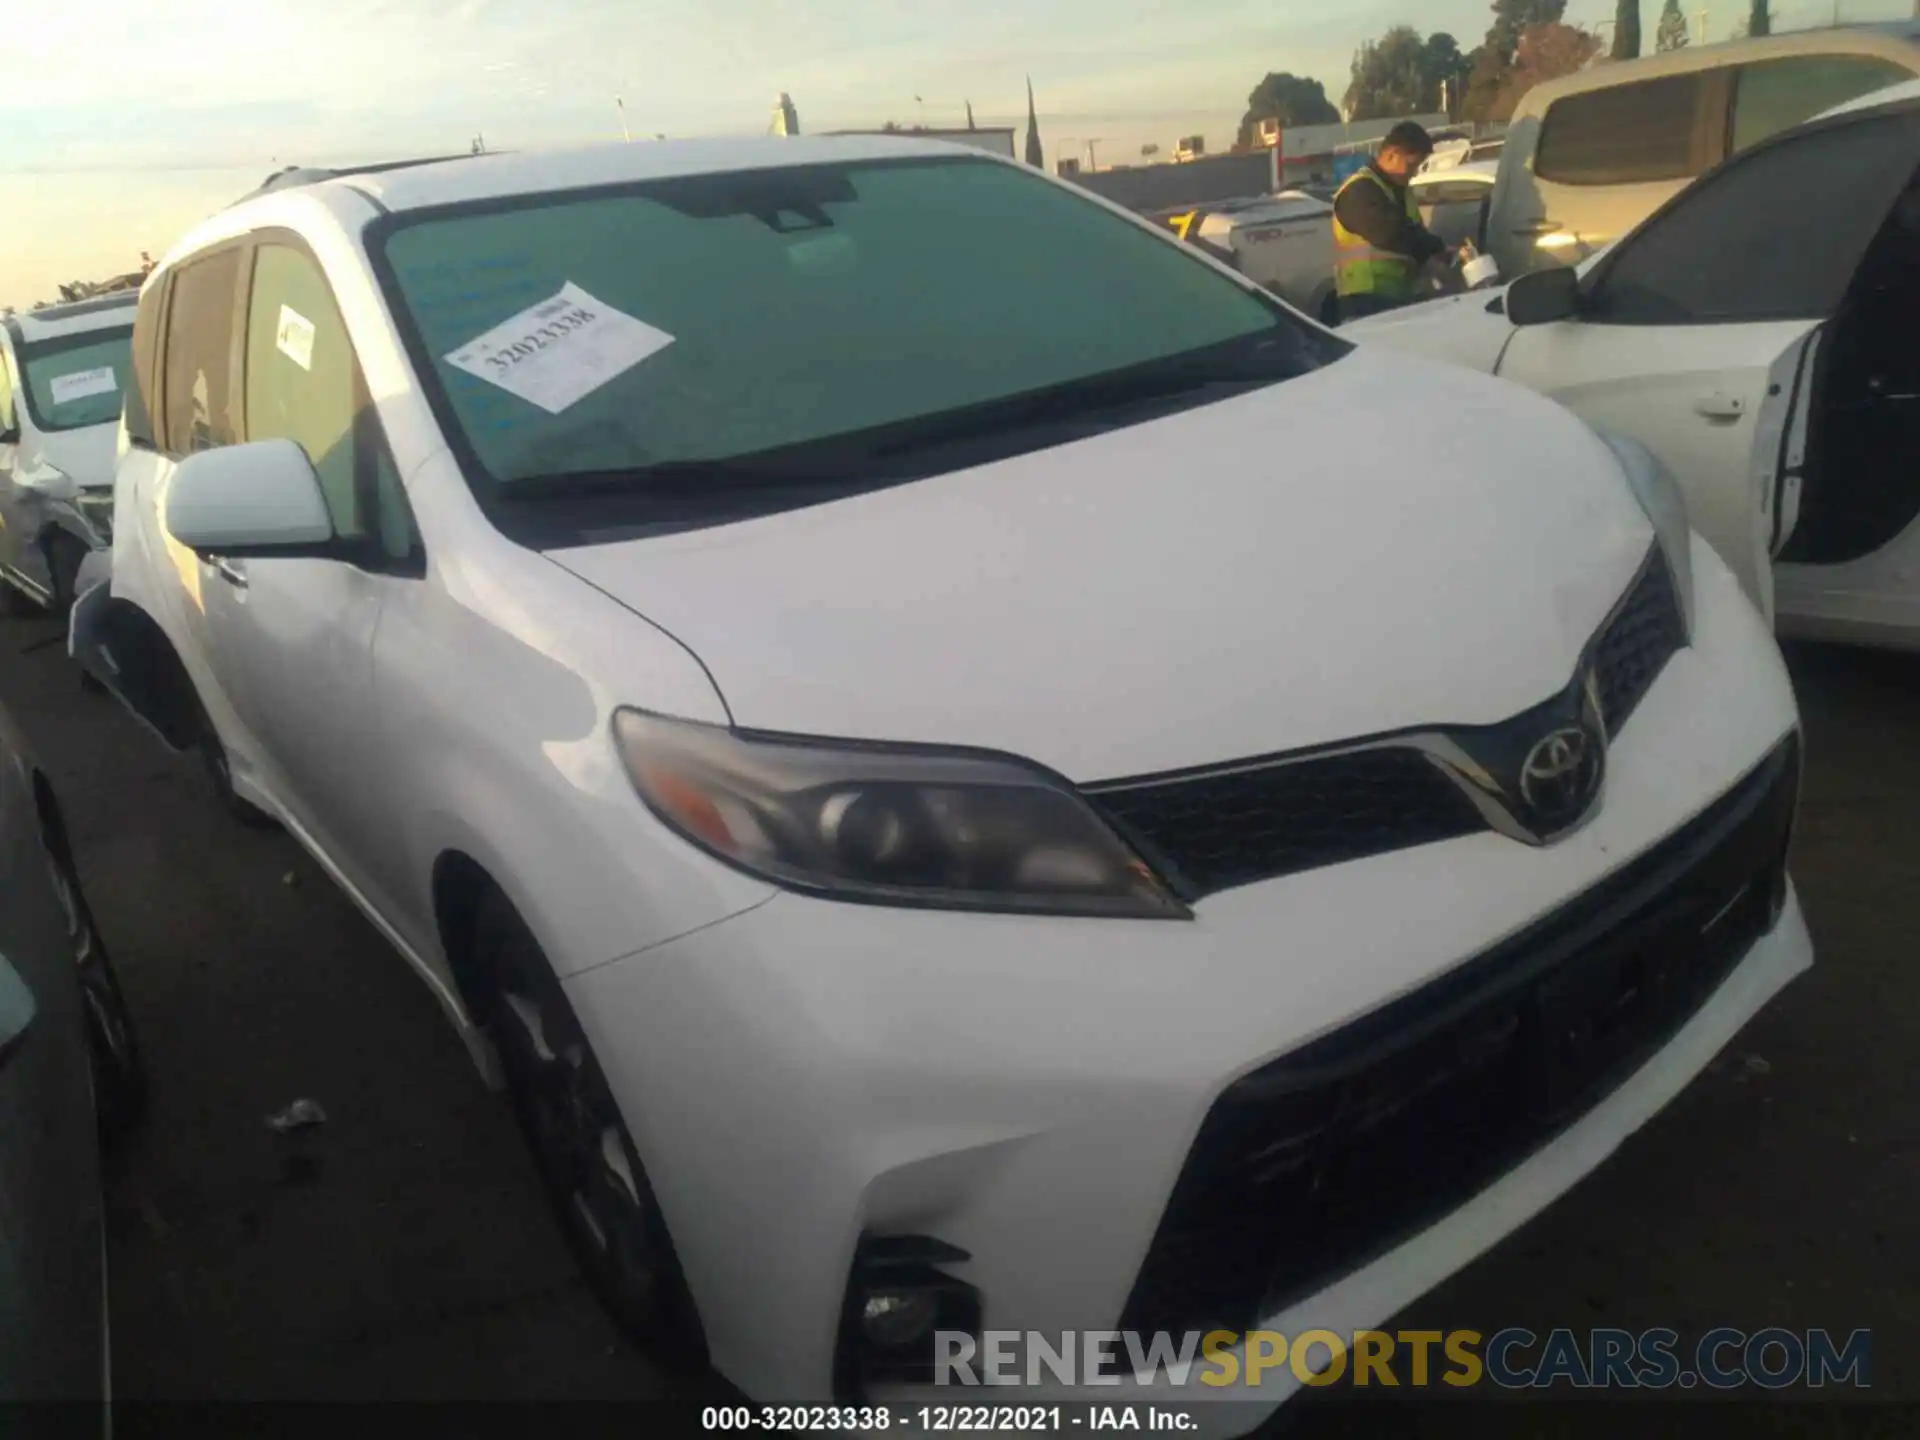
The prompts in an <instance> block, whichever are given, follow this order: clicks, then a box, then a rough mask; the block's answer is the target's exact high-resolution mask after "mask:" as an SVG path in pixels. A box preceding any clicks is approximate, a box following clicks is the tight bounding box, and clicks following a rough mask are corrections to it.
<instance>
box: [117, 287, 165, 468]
mask: <svg viewBox="0 0 1920 1440" xmlns="http://www.w3.org/2000/svg"><path fill="white" fill-rule="evenodd" d="M165 288H166V287H165V286H164V285H149V286H147V288H146V290H145V292H144V293H142V295H141V296H140V308H139V309H138V310H137V311H136V312H135V314H134V319H133V380H132V382H131V383H130V384H129V385H128V386H127V395H126V410H125V415H126V422H127V438H128V439H130V440H131V441H132V442H133V443H134V444H136V445H151V444H153V416H152V405H153V402H154V399H155V391H154V378H155V376H154V360H155V358H156V356H157V355H158V353H159V349H160V297H161V295H162V293H163V292H164V291H165Z"/></svg>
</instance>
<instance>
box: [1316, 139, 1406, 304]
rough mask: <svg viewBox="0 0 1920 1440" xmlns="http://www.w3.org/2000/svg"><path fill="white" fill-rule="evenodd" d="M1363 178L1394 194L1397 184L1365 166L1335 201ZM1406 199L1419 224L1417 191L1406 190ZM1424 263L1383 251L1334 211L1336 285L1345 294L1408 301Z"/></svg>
mask: <svg viewBox="0 0 1920 1440" xmlns="http://www.w3.org/2000/svg"><path fill="white" fill-rule="evenodd" d="M1362 181H1365V182H1367V183H1369V184H1373V185H1378V186H1379V187H1380V188H1381V189H1382V190H1385V191H1386V192H1387V196H1388V198H1389V199H1391V198H1392V196H1393V187H1392V186H1390V185H1388V184H1387V182H1386V181H1384V180H1382V179H1381V178H1380V177H1379V176H1378V175H1376V174H1375V173H1374V170H1373V167H1372V166H1371V165H1365V166H1362V167H1361V168H1360V169H1359V170H1356V171H1355V172H1354V173H1353V174H1352V175H1349V176H1348V177H1347V183H1346V184H1345V185H1342V186H1341V187H1340V190H1339V192H1338V194H1336V195H1335V196H1334V197H1333V203H1334V204H1335V205H1336V206H1337V205H1338V204H1339V203H1340V196H1341V195H1344V194H1346V193H1347V187H1348V186H1351V185H1358V184H1360V183H1361V182H1362ZM1402 193H1403V195H1404V196H1405V199H1406V206H1407V217H1408V218H1409V219H1411V220H1413V221H1414V222H1415V223H1416V224H1417V223H1419V221H1420V206H1419V203H1418V202H1417V201H1416V200H1415V199H1414V198H1413V191H1412V190H1411V189H1407V190H1405V191H1403V192H1402ZM1419 275H1420V266H1419V265H1418V263H1417V262H1415V260H1414V258H1413V257H1412V256H1411V255H1396V254H1394V253H1393V252H1392V251H1391V250H1382V249H1380V248H1379V247H1378V246H1376V245H1374V244H1373V243H1372V242H1370V241H1368V240H1367V239H1366V238H1365V237H1363V236H1360V235H1356V234H1354V233H1353V231H1351V230H1349V229H1347V227H1346V226H1344V225H1342V224H1341V223H1340V212H1339V211H1338V210H1335V211H1334V220H1333V285H1334V289H1336V290H1337V291H1339V293H1340V294H1342V295H1378V296H1380V297H1381V298H1382V299H1384V300H1406V299H1409V298H1411V297H1412V295H1413V291H1414V282H1415V281H1416V280H1417V279H1418V278H1419Z"/></svg>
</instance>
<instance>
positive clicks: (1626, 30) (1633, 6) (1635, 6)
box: [1613, 0, 1640, 60]
mask: <svg viewBox="0 0 1920 1440" xmlns="http://www.w3.org/2000/svg"><path fill="white" fill-rule="evenodd" d="M1639 54H1640V0H1616V3H1615V5H1614V7H1613V58H1614V59H1616V60H1632V59H1635V58H1636V57H1638V55H1639Z"/></svg>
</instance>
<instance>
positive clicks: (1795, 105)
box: [1733, 55, 1913, 153]
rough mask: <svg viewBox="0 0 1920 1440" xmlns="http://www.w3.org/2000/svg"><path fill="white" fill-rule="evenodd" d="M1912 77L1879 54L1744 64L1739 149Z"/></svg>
mask: <svg viewBox="0 0 1920 1440" xmlns="http://www.w3.org/2000/svg"><path fill="white" fill-rule="evenodd" d="M1911 79H1913V72H1912V71H1911V70H1909V69H1907V67H1906V66H1904V65H1900V64H1896V63H1895V62H1894V61H1892V60H1882V59H1880V58H1879V57H1878V56H1874V55H1794V56H1790V57H1789V58H1787V59H1785V60H1762V61H1758V62H1756V63H1755V64H1752V65H1742V66H1741V67H1740V72H1739V75H1738V77H1737V78H1736V80H1735V82H1734V92H1733V148H1734V151H1735V152H1736V153H1738V152H1739V151H1741V150H1744V149H1746V148H1747V147H1748V146H1749V145H1757V144H1758V143H1759V142H1760V141H1762V140H1764V139H1766V138H1767V137H1768V136H1769V135H1777V134H1779V133H1780V132H1781V131H1782V130H1790V129H1792V128H1793V127H1794V126H1795V125H1798V124H1800V123H1802V122H1803V121H1806V120H1811V119H1812V118H1813V117H1814V116H1816V115H1818V114H1820V113H1822V112H1823V111H1827V110H1831V109H1832V108H1833V107H1834V106H1836V105H1844V104H1846V103H1847V102H1848V101H1849V100H1857V99H1859V98H1860V97H1861V96H1862V95H1867V94H1870V93H1872V92H1873V91H1875V90H1884V89H1885V88H1886V87H1887V86H1889V85H1900V84H1904V83H1905V82H1906V81H1908V80H1911Z"/></svg>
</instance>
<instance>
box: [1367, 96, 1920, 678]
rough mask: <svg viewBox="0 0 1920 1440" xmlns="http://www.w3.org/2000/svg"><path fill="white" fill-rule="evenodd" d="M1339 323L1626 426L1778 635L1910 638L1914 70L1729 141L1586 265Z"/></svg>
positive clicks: (1916, 489) (1613, 426)
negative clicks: (1671, 480)
mask: <svg viewBox="0 0 1920 1440" xmlns="http://www.w3.org/2000/svg"><path fill="white" fill-rule="evenodd" d="M1341 333H1342V334H1344V335H1347V336H1349V337H1350V338H1352V339H1354V340H1357V341H1359V342H1360V343H1361V344H1362V345H1363V346H1369V347H1370V346H1374V345H1378V346H1383V347H1391V348H1395V349H1402V350H1407V351H1412V352H1415V353H1418V354H1421V355H1424V356H1427V357H1429V358H1435V359H1443V360H1448V361H1452V362H1454V363H1456V364H1464V365H1468V366H1472V367H1473V368H1476V369H1481V370H1486V371H1489V372H1491V373H1493V374H1496V375H1499V376H1501V377H1503V378H1505V379H1509V380H1513V381H1517V382H1518V383H1520V384H1522V385H1526V386H1529V387H1531V388H1532V389H1535V390H1539V391H1541V392H1543V393H1545V394H1548V395H1551V396H1553V397H1554V398H1555V399H1557V400H1559V401H1560V402H1562V403H1563V404H1565V405H1566V406H1567V407H1568V408H1570V409H1571V410H1573V411H1574V412H1575V413H1577V414H1578V415H1579V416H1580V417H1581V418H1582V419H1584V420H1586V421H1587V422H1588V423H1589V424H1591V425H1593V426H1595V427H1596V428H1599V429H1602V430H1605V431H1608V432H1611V433H1612V434H1614V435H1616V436H1620V437H1624V438H1626V439H1630V440H1633V441H1637V442H1638V443H1639V444H1640V445H1642V446H1644V447H1645V448H1646V449H1647V450H1648V451H1650V452H1651V453H1652V454H1653V455H1654V456H1655V457H1656V458H1657V459H1658V461H1659V462H1660V463H1661V464H1663V465H1664V466H1665V467H1666V468H1667V469H1668V470H1670V471H1671V472H1672V473H1673V475H1674V477H1675V478H1676V479H1677V480H1678V482H1679V487H1680V490H1681V493H1682V494H1683V495H1684V496H1685V498H1686V503H1687V507H1688V510H1689V512H1690V516H1691V519H1692V522H1693V526H1694V528H1695V529H1696V530H1698V531H1699V532H1700V533H1701V534H1702V535H1703V536H1705V537H1706V538H1707V539H1708V540H1709V541H1711V542H1712V544H1713V545H1714V546H1715V548H1716V549H1718V550H1719V551H1720V553H1721V555H1722V556H1723V557H1724V558H1725V559H1726V561H1727V563H1728V564H1729V565H1730V566H1732V567H1733V569H1734V570H1735V571H1736V573H1738V574H1739V575H1740V576H1741V579H1742V581H1743V583H1745V584H1746V586H1747V588H1748V590H1749V592H1750V593H1751V594H1752V595H1753V596H1754V597H1755V598H1756V599H1757V600H1758V601H1759V602H1760V603H1761V605H1762V608H1763V609H1766V610H1768V612H1769V613H1775V612H1777V616H1778V620H1779V622H1780V626H1781V628H1782V629H1783V630H1786V631H1789V632H1794V633H1802V634H1809V635H1814V636H1820V637H1825V638H1832V639H1850V640H1857V641H1863V642H1871V643H1883V644H1895V645H1900V646H1905V647H1913V646H1920V524H1916V523H1915V522H1916V518H1920V346H1916V345H1915V343H1914V337H1915V335H1916V334H1920V82H1913V83H1910V84H1906V85H1902V86H1899V87H1896V88H1895V89H1892V90H1887V91H1882V92H1879V93H1877V94H1875V95H1873V96H1868V97H1865V98H1863V99H1861V100H1859V101H1855V102H1854V103H1852V104H1851V105H1848V106H1845V107H1842V108H1840V109H1838V110H1834V111H1830V112H1829V113H1828V114H1826V115H1824V116H1821V117H1820V118H1818V119H1816V120H1814V121H1811V122H1809V123H1808V124H1806V125H1804V126H1801V127H1799V128H1798V129H1795V130H1791V131H1788V132H1786V133H1784V134H1782V135H1779V136H1776V137H1774V138H1773V139H1772V140H1769V141H1766V142H1764V143H1762V144H1760V145H1758V146H1756V147H1754V148H1753V149H1751V150H1748V151H1746V152H1744V153H1742V154H1740V155H1738V156H1736V157H1735V158H1733V159H1732V160H1729V161H1727V162H1726V163H1725V164H1723V165H1721V166H1720V167H1718V168H1717V169H1715V170H1713V171H1712V172H1710V173H1709V174H1707V175H1705V176H1703V177H1702V178H1701V179H1700V180H1699V181H1698V182H1697V183H1696V184H1694V185H1693V186H1691V187H1689V188H1688V189H1687V190H1685V191H1684V192H1682V193H1681V194H1680V195H1678V196H1676V197H1674V199H1672V200H1671V201H1669V202H1668V203H1667V204H1666V205H1665V206H1663V207H1662V208H1661V209H1660V210H1659V211H1657V212H1655V213H1654V214H1653V215H1652V216H1651V217H1649V218H1648V219H1647V220H1646V221H1644V222H1643V223H1642V224H1641V225H1639V226H1638V227H1637V228H1636V229H1635V230H1633V231H1632V232H1631V233H1630V234H1629V235H1627V236H1626V237H1625V238H1624V239H1622V240H1621V241H1619V242H1618V243H1617V244H1616V245H1614V246H1612V247H1610V248H1609V249H1607V250H1606V251H1603V252H1602V253H1601V254H1599V255H1596V256H1594V257H1592V258H1591V259H1589V260H1588V261H1586V262H1585V263H1584V264H1582V265H1581V266H1579V267H1578V268H1577V269H1554V270H1545V271H1540V272H1536V273H1534V274H1531V275H1527V276H1524V277H1522V278H1521V279H1520V280H1519V281H1517V282H1516V283H1514V284H1513V285H1512V286H1510V287H1509V288H1508V289H1507V290H1506V291H1505V292H1504V293H1502V294H1500V295H1496V296H1495V297H1494V298H1493V299H1492V300H1491V301H1490V300H1488V299H1487V298H1486V297H1484V296H1479V295H1469V296H1462V297H1458V298H1455V299H1451V300H1445V301H1438V302H1435V303H1433V304H1430V305H1422V306H1416V307H1412V308H1410V309H1407V310H1403V311H1399V312H1395V313H1392V314H1389V315H1386V316H1382V317H1379V318H1377V319H1372V320H1367V321H1362V322H1358V323H1356V324H1353V325H1350V326H1347V327H1345V328H1344V329H1343V330H1342V332H1341ZM1770 560H1771V562H1772V563H1770Z"/></svg>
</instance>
